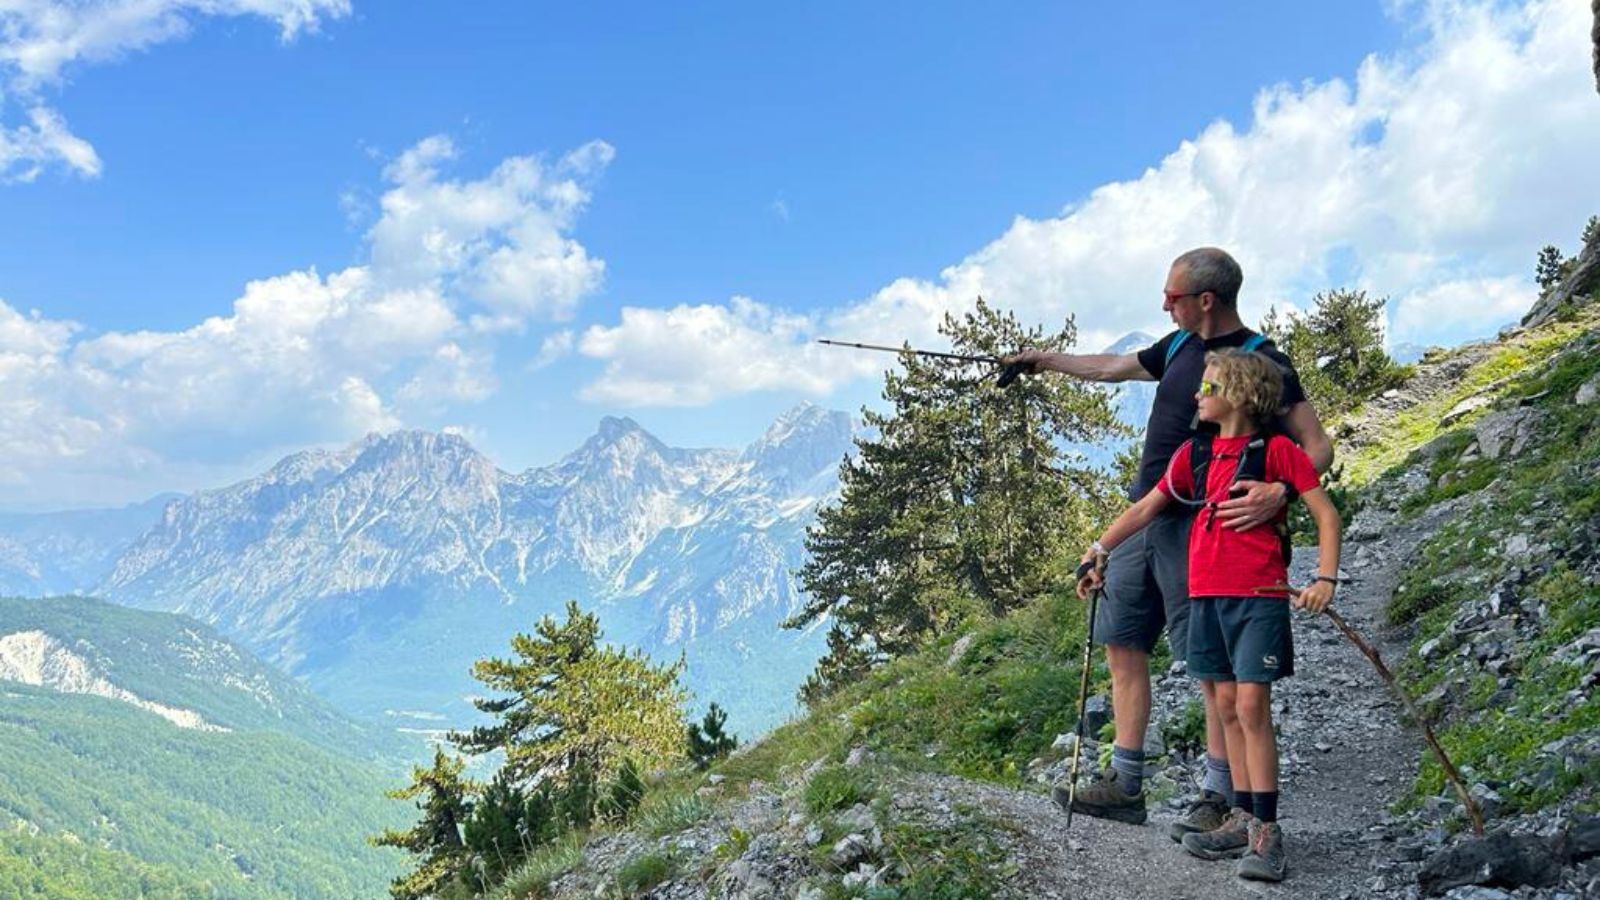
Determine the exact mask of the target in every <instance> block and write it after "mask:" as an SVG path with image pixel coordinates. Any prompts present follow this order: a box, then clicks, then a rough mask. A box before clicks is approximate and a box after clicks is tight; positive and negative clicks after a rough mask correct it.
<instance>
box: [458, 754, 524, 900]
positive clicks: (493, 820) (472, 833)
mask: <svg viewBox="0 0 1600 900" xmlns="http://www.w3.org/2000/svg"><path fill="white" fill-rule="evenodd" d="M527 814H528V798H527V797H526V796H524V795H523V792H522V790H521V789H520V788H518V787H517V785H516V784H515V783H513V782H512V781H511V779H510V778H508V777H507V776H506V773H505V772H500V773H497V774H496V776H495V778H494V780H492V781H490V782H489V786H488V787H487V788H485V789H484V791H483V793H482V795H480V796H479V797H478V799H477V802H476V803H474V804H473V809H472V815H471V816H470V817H468V819H467V820H466V823H465V824H464V825H463V827H462V830H461V836H462V843H463V844H464V845H465V846H466V849H467V851H468V852H469V853H470V854H471V860H472V865H471V871H472V879H473V881H474V882H475V884H476V887H477V889H478V890H479V891H483V890H487V889H488V888H490V887H492V886H494V885H495V884H498V883H499V882H500V879H501V878H503V877H504V876H505V873H506V872H507V871H508V870H510V869H511V868H512V867H513V866H515V865H516V864H517V863H518V862H520V861H521V860H522V857H523V856H524V855H525V854H526V853H527V852H528V850H530V849H532V846H533V845H532V844H531V843H529V841H528V837H527V834H526V833H525V830H524V829H525V824H526V822H525V819H526V817H527Z"/></svg>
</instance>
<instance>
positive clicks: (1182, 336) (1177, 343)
mask: <svg viewBox="0 0 1600 900" xmlns="http://www.w3.org/2000/svg"><path fill="white" fill-rule="evenodd" d="M1189 337H1190V332H1187V331H1184V330H1183V329H1181V328H1180V329H1178V334H1177V336H1175V337H1174V338H1173V339H1172V343H1170V344H1168V345H1167V358H1166V361H1165V362H1163V363H1162V364H1161V374H1163V375H1165V374H1166V372H1167V370H1168V369H1170V368H1172V358H1173V357H1174V356H1177V355H1178V351H1179V350H1180V349H1182V347H1183V344H1184V342H1185V341H1187V340H1189Z"/></svg>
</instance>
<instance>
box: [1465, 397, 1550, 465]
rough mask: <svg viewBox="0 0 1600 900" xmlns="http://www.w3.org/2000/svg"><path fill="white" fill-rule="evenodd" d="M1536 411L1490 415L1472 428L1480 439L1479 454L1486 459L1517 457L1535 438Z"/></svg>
mask: <svg viewBox="0 0 1600 900" xmlns="http://www.w3.org/2000/svg"><path fill="white" fill-rule="evenodd" d="M1538 417H1539V412H1538V410H1536V409H1507V410H1502V411H1500V412H1495V413H1490V414H1489V415H1487V416H1484V417H1483V418H1482V419H1479V420H1478V422H1477V424H1476V425H1474V426H1473V427H1472V430H1473V433H1474V434H1476V435H1477V438H1478V452H1479V453H1480V454H1482V456H1483V458H1484V459H1499V458H1501V457H1502V456H1516V455H1517V454H1518V453H1521V452H1522V450H1523V449H1524V448H1525V447H1526V446H1527V444H1528V440H1529V439H1530V438H1531V437H1532V436H1533V432H1534V421H1535V420H1536V419H1537V418H1538Z"/></svg>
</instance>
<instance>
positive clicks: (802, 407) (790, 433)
mask: <svg viewBox="0 0 1600 900" xmlns="http://www.w3.org/2000/svg"><path fill="white" fill-rule="evenodd" d="M854 433H855V425H854V423H853V422H852V421H851V419H850V414H849V413H844V412H839V411H837V410H830V409H823V408H822V407H820V406H817V405H815V404H812V403H804V402H803V403H801V404H799V405H798V406H796V407H794V408H793V409H791V410H789V411H788V412H786V413H784V414H783V415H782V416H779V417H778V419H777V421H775V422H773V423H772V427H770V428H768V429H767V431H766V433H765V434H763V435H762V436H761V437H760V438H758V439H757V440H756V441H755V442H754V443H752V444H750V446H748V447H746V448H745V450H744V453H743V454H741V459H742V460H743V461H745V462H747V463H749V464H750V466H751V469H752V471H753V472H754V473H755V474H757V475H758V476H761V477H763V478H766V479H769V480H773V481H777V482H781V483H783V484H786V485H790V486H793V485H796V484H798V483H800V482H804V481H808V480H810V479H812V478H813V477H815V476H817V475H818V473H822V472H826V473H828V474H829V475H830V476H831V474H832V472H833V471H834V470H835V469H836V468H838V465H839V460H840V459H841V458H842V457H843V456H844V455H845V454H846V453H848V452H849V451H850V448H851V436H852V435H853V434H854Z"/></svg>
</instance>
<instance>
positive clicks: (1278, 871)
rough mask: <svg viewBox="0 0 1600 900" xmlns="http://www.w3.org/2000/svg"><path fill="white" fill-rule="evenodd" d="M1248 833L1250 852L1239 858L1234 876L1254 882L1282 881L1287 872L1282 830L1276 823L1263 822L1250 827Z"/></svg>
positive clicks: (1287, 866)
mask: <svg viewBox="0 0 1600 900" xmlns="http://www.w3.org/2000/svg"><path fill="white" fill-rule="evenodd" d="M1250 831H1251V835H1250V852H1248V853H1246V854H1245V855H1244V856H1241V857H1239V862H1238V865H1237V866H1236V867H1235V868H1234V870H1233V872H1234V874H1235V875H1238V876H1239V877H1240V878H1251V879H1254V880H1256V881H1282V880H1283V876H1284V875H1285V874H1287V873H1288V871H1289V858H1288V856H1287V855H1286V854H1285V853H1284V851H1283V829H1282V828H1279V827H1278V823H1277V822H1265V823H1260V824H1258V825H1254V826H1252V827H1251V828H1250Z"/></svg>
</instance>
